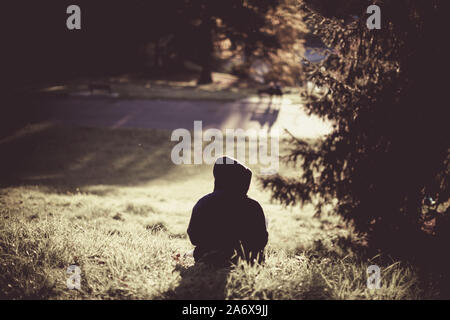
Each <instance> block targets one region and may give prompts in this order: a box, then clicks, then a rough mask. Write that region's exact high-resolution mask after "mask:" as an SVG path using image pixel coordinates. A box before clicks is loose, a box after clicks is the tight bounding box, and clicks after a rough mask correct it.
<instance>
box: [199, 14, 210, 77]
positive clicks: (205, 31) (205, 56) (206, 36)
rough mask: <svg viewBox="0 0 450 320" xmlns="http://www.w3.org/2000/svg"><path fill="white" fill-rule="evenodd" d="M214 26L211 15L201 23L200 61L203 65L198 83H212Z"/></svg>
mask: <svg viewBox="0 0 450 320" xmlns="http://www.w3.org/2000/svg"><path fill="white" fill-rule="evenodd" d="M213 27H214V22H213V21H212V19H211V18H210V17H206V18H204V19H203V21H202V23H201V25H200V30H199V33H200V37H199V38H200V43H199V49H200V54H199V56H200V61H201V66H202V71H201V73H200V77H199V79H198V81H197V84H208V83H212V82H213V79H212V60H213V53H214V45H213Z"/></svg>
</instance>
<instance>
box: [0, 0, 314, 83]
mask: <svg viewBox="0 0 450 320" xmlns="http://www.w3.org/2000/svg"><path fill="white" fill-rule="evenodd" d="M70 4H72V3H71V2H70V1H44V2H39V3H37V2H30V1H23V0H18V1H15V2H12V3H8V5H7V7H6V8H5V11H7V12H9V14H8V16H7V17H5V24H6V25H8V26H9V29H8V30H14V32H12V31H7V32H6V36H5V46H4V48H5V50H4V54H6V57H7V58H6V59H5V60H7V61H9V63H8V64H7V67H8V70H7V71H8V72H7V74H8V76H9V79H10V82H11V83H16V84H24V83H30V82H31V83H33V82H36V81H45V80H51V79H53V80H54V79H61V80H62V79H70V78H74V77H91V76H107V75H111V74H121V73H126V72H144V71H145V73H146V74H147V75H149V76H161V75H162V76H164V75H167V74H173V73H182V72H184V71H186V68H185V64H186V61H188V62H190V63H193V64H195V65H197V72H199V76H198V77H199V78H198V83H201V84H202V83H209V82H211V80H212V78H211V73H212V71H217V70H220V69H221V68H222V65H223V64H224V62H226V61H224V59H225V60H230V59H231V58H233V57H239V58H240V61H241V62H242V63H241V64H242V66H240V67H239V70H240V73H239V72H238V73H239V75H240V76H244V77H245V76H247V75H248V71H249V67H250V65H251V63H252V61H253V60H254V59H256V58H260V59H267V60H268V61H269V63H271V64H273V65H274V66H273V70H274V71H275V70H276V72H273V75H272V77H271V78H274V77H275V76H274V75H278V74H280V73H279V71H280V70H282V71H283V73H284V74H283V75H281V74H280V78H283V77H284V78H286V79H287V80H289V81H290V82H291V83H293V82H295V79H294V77H296V76H299V72H298V70H300V66H299V64H298V61H299V57H300V56H301V52H302V51H301V50H302V46H301V38H302V34H303V33H304V32H305V30H306V29H305V27H304V24H303V22H302V19H301V17H300V16H299V11H298V6H297V5H295V4H296V1H292V0H276V1H270V0H245V1H242V0H228V1H206V0H165V1H161V0H153V1H149V0H128V1H114V2H111V1H105V0H96V1H87V0H80V1H78V2H77V5H78V6H79V7H80V8H81V30H77V31H71V30H67V28H66V27H65V20H66V18H67V17H68V15H67V14H66V8H67V6H68V5H70ZM282 66H283V67H282ZM287 66H290V67H287ZM294 70H295V72H293V71H294ZM200 71H201V72H200Z"/></svg>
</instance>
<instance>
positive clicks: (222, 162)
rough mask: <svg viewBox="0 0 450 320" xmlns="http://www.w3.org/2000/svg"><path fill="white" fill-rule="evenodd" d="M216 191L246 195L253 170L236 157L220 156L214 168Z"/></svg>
mask: <svg viewBox="0 0 450 320" xmlns="http://www.w3.org/2000/svg"><path fill="white" fill-rule="evenodd" d="M213 174H214V191H220V192H224V193H227V194H232V195H246V194H247V191H248V188H249V187H250V181H251V179H252V171H251V170H250V169H249V168H247V167H246V166H244V165H243V164H241V163H240V162H239V161H237V160H236V159H233V158H230V157H226V156H223V157H220V158H218V159H217V160H216V162H215V164H214V169H213Z"/></svg>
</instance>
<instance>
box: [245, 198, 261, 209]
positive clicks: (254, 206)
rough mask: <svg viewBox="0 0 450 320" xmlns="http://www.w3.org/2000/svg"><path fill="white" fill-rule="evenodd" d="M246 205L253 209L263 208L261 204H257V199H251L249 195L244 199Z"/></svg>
mask: <svg viewBox="0 0 450 320" xmlns="http://www.w3.org/2000/svg"><path fill="white" fill-rule="evenodd" d="M246 201H247V203H248V205H249V206H250V207H251V208H252V209H253V210H255V211H261V212H262V211H263V208H262V207H261V205H260V204H259V202H258V201H256V200H255V199H252V198H250V197H247V199H246Z"/></svg>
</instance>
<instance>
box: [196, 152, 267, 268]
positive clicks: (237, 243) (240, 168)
mask: <svg viewBox="0 0 450 320" xmlns="http://www.w3.org/2000/svg"><path fill="white" fill-rule="evenodd" d="M213 175H214V191H213V192H212V193H210V194H207V195H206V196H204V197H203V198H201V199H200V200H199V201H198V202H197V204H196V205H195V206H194V208H193V210H192V216H191V220H190V222H189V227H188V230H187V233H188V235H189V238H190V240H191V242H192V244H193V245H194V246H195V249H194V259H195V261H196V262H199V261H202V262H204V263H206V264H210V265H214V266H219V267H220V266H228V265H230V264H231V263H236V262H237V261H238V259H239V258H241V259H244V260H247V261H249V262H250V263H254V262H259V263H261V262H263V260H264V247H265V246H266V244H267V240H268V233H267V229H266V220H265V217H264V212H263V209H262V208H261V206H260V204H259V203H258V202H257V201H255V200H253V199H251V198H249V197H248V196H247V191H248V189H249V187H250V180H251V177H252V172H251V171H250V169H248V168H247V167H245V166H244V165H242V164H241V163H239V162H238V161H237V160H235V159H232V158H229V157H220V158H218V159H217V160H216V162H215V164H214V169H213Z"/></svg>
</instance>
